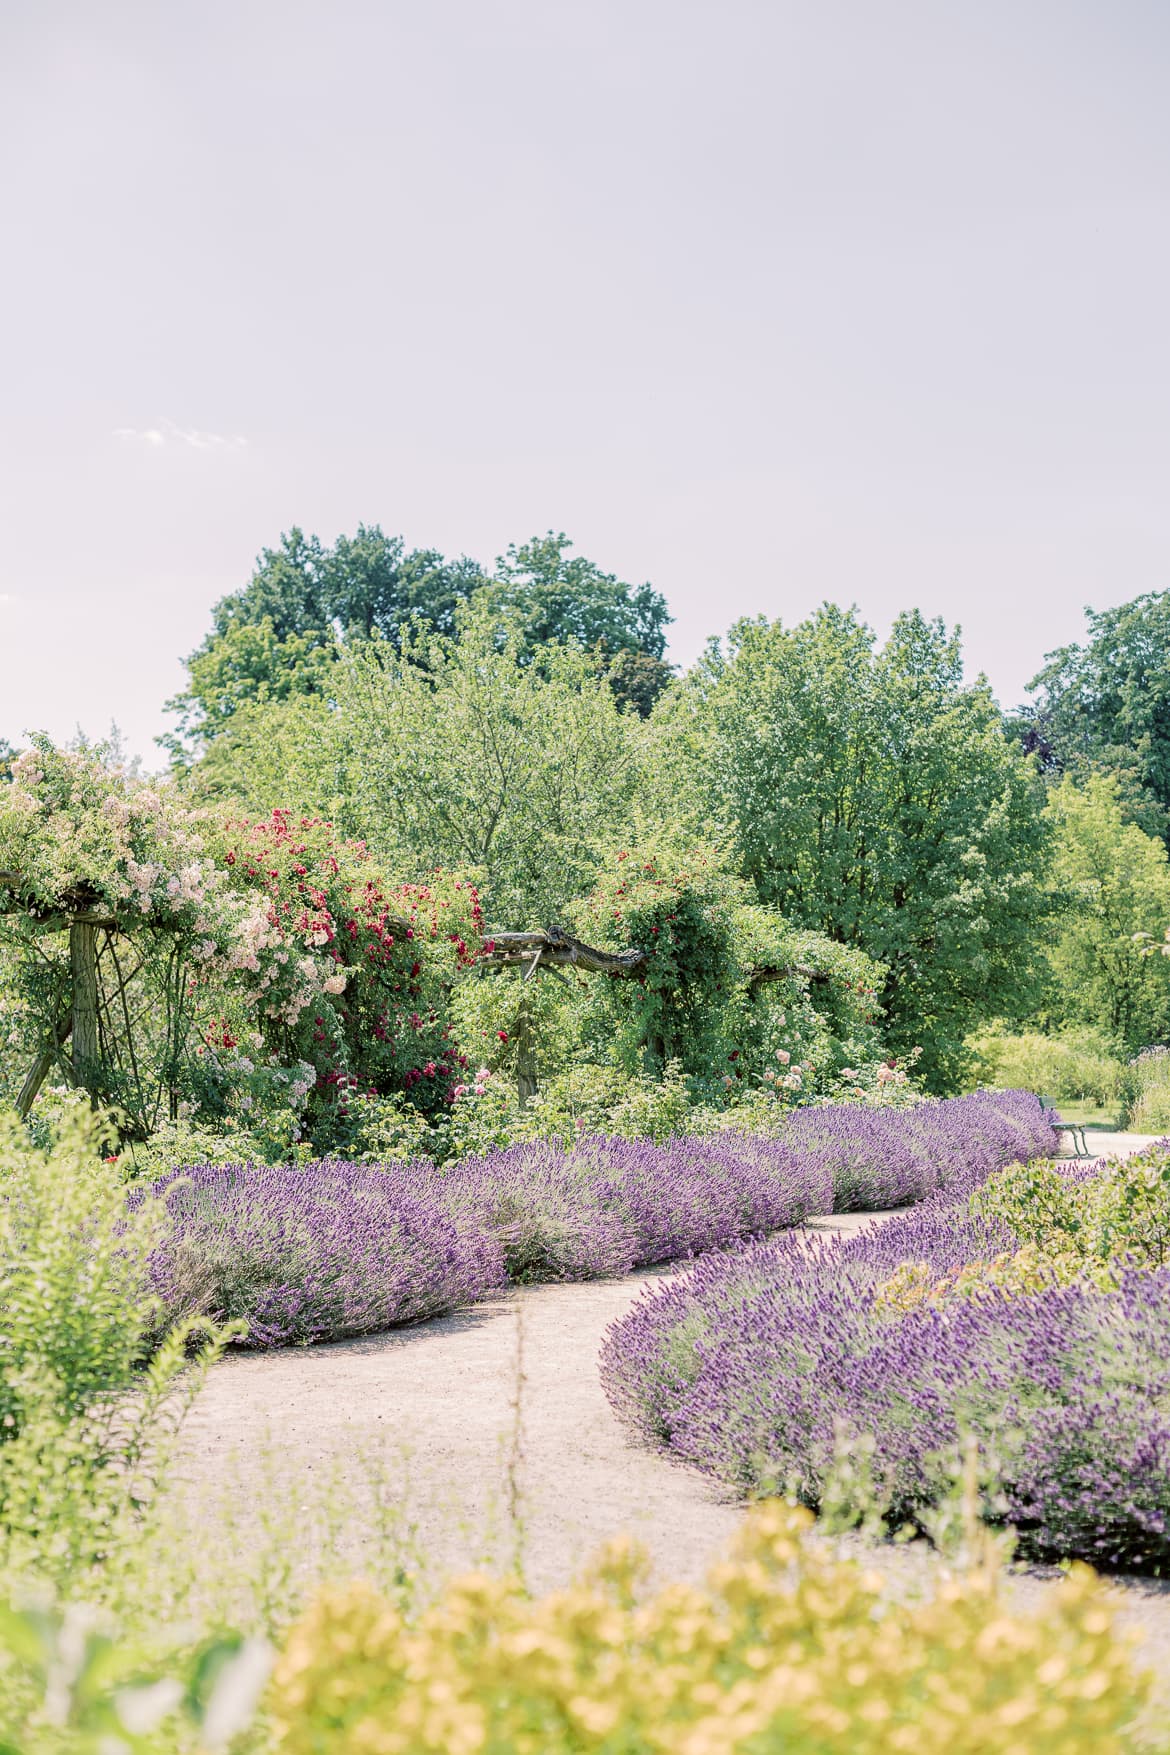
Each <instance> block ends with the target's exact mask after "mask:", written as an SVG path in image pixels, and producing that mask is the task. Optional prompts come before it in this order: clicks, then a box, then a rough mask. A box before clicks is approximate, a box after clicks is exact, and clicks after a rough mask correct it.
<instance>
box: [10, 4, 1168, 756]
mask: <svg viewBox="0 0 1170 1755" xmlns="http://www.w3.org/2000/svg"><path fill="white" fill-rule="evenodd" d="M1168 79H1170V7H1167V6H1166V5H1165V4H1164V0H1148V3H1146V0H1096V3H1093V4H1083V3H1080V0H980V4H978V5H975V4H969V3H968V4H959V3H950V4H948V3H947V0H878V3H875V0H703V3H696V0H588V3H586V0H427V3H426V4H424V5H419V4H417V3H412V4H403V3H400V0H365V3H361V0H329V4H327V5H326V4H325V3H324V0H314V3H313V4H308V3H304V0H197V3H196V0H173V3H172V4H169V5H165V6H159V5H158V4H157V0H143V3H141V4H139V3H138V0H104V3H103V4H102V5H101V6H100V7H98V6H94V5H92V4H91V3H90V0H80V3H78V4H68V3H65V0H0V167H2V170H0V251H2V252H3V257H4V271H3V274H2V275H0V321H2V333H3V345H2V347H0V737H3V736H7V737H8V738H9V739H11V740H13V741H17V742H19V740H20V738H21V736H22V734H23V733H24V732H26V731H28V730H31V729H35V728H44V729H47V730H48V731H49V732H50V733H52V734H53V735H54V736H57V737H65V736H68V735H69V734H71V733H72V731H73V730H74V728H75V726H77V725H79V724H80V725H81V726H82V727H83V728H84V729H85V730H86V731H87V732H88V733H90V734H91V735H93V734H98V733H101V732H104V731H105V730H106V728H107V727H108V725H109V723H110V721H111V720H116V721H117V723H118V724H119V726H120V727H121V728H122V730H123V732H124V734H125V738H126V741H127V744H128V746H129V748H130V749H131V750H132V751H136V752H137V753H139V754H143V755H145V756H147V758H148V760H150V761H156V760H158V759H160V758H158V756H157V752H156V751H155V750H154V748H153V743H152V740H153V738H154V737H155V736H156V735H157V734H158V733H159V732H160V731H162V730H164V729H165V728H166V726H167V724H168V723H169V722H168V721H167V720H166V718H165V716H164V714H163V711H162V707H163V703H164V701H165V700H166V699H167V697H169V696H170V695H172V694H174V693H175V692H176V691H177V690H178V689H179V688H180V687H181V686H182V683H183V676H184V673H183V669H182V664H181V658H182V655H183V654H185V653H187V652H189V651H190V650H191V649H192V648H193V647H194V646H196V645H197V644H198V642H199V640H200V639H201V638H202V636H203V634H204V633H205V631H206V629H207V627H208V625H209V611H210V608H211V605H212V604H213V603H214V602H215V601H216V600H217V599H218V598H219V597H221V596H222V595H224V594H225V593H226V592H228V591H231V590H234V589H236V588H238V587H239V586H241V585H243V584H244V583H245V582H246V580H247V578H248V575H249V573H250V571H251V568H252V566H253V564H254V561H255V557H256V555H257V554H258V552H259V551H260V549H261V548H263V547H265V546H266V545H270V544H274V543H275V542H276V541H277V540H278V538H279V535H280V533H281V531H282V530H286V529H288V528H290V527H291V526H293V525H294V524H296V525H300V526H301V527H302V528H304V529H306V530H309V531H314V532H316V533H317V534H318V535H320V536H321V537H322V538H323V539H324V540H326V541H332V540H334V539H335V538H336V536H337V535H338V534H340V533H341V532H352V531H353V530H354V529H355V528H356V526H357V525H358V523H360V522H366V523H380V524H381V525H382V526H383V528H384V529H386V530H387V531H392V532H395V533H401V534H403V535H404V536H405V537H406V540H407V542H408V544H409V545H411V546H425V547H433V548H438V549H440V550H442V551H444V552H447V553H450V554H461V553H466V554H470V555H473V556H475V557H477V558H478V559H480V560H482V561H484V562H485V563H488V562H490V561H491V560H492V559H493V558H494V556H496V555H498V554H500V553H502V552H503V550H504V549H505V548H506V547H507V545H508V543H509V542H513V541H515V542H521V541H524V540H525V539H526V538H528V537H530V536H532V535H534V534H536V533H538V532H542V531H544V530H546V529H550V528H551V529H554V530H564V531H566V532H567V533H568V534H569V535H570V537H571V538H572V539H573V541H574V542H575V543H576V545H577V548H578V550H579V551H580V552H582V553H584V554H586V555H588V556H589V557H590V558H591V559H592V560H594V561H596V562H597V563H598V564H599V565H600V566H602V567H603V568H605V569H606V570H607V571H610V572H614V573H617V574H618V575H619V576H620V577H622V578H625V579H629V580H631V581H633V582H635V583H640V582H641V581H642V580H645V579H649V580H650V581H652V582H653V584H654V585H655V586H657V587H658V589H659V590H661V591H662V592H664V593H665V595H666V597H667V599H668V600H669V603H670V606H671V609H672V611H673V614H674V617H675V622H674V626H673V628H672V629H671V652H670V655H671V656H672V657H673V658H674V659H676V660H677V661H679V662H681V663H686V662H688V661H689V660H691V659H693V658H694V657H695V655H696V654H697V653H698V651H699V650H700V649H701V648H702V646H703V644H704V642H705V640H706V638H707V636H708V635H709V634H712V633H718V632H721V631H723V630H724V629H726V628H727V627H728V625H729V624H730V623H731V622H732V621H733V620H734V619H735V618H736V617H737V616H741V615H767V616H769V617H776V616H778V617H781V618H782V619H783V620H784V621H785V622H788V623H790V622H792V621H795V620H799V619H800V618H801V617H802V616H804V615H806V614H807V613H809V611H810V610H812V609H813V608H814V607H815V606H816V605H817V603H819V602H821V601H822V600H824V599H826V598H828V599H833V600H835V601H837V602H840V603H856V604H857V605H858V606H859V608H860V609H861V611H862V613H863V614H864V616H865V617H866V619H867V620H868V621H869V622H870V623H871V624H872V626H873V627H874V628H875V630H877V632H878V635H879V636H884V634H885V633H886V632H887V631H888V628H889V625H890V621H891V619H892V617H893V616H894V615H895V614H896V613H897V612H898V611H899V610H901V609H905V608H909V607H918V608H920V609H922V610H923V611H925V612H926V613H928V614H930V615H939V616H943V617H945V618H946V620H947V621H948V623H956V622H957V623H958V624H960V625H961V627H962V628H963V631H964V648H965V652H966V657H967V663H968V669H969V671H971V672H972V673H974V672H976V671H979V670H983V671H985V672H986V673H987V675H988V676H989V677H990V679H991V682H992V684H993V686H994V688H995V690H996V692H997V694H998V695H999V697H1000V699H1001V700H1002V701H1003V702H1004V703H1005V705H1012V704H1014V703H1015V702H1016V701H1018V700H1019V699H1020V698H1021V696H1022V693H1023V691H1024V688H1025V685H1026V684H1027V682H1028V680H1029V678H1030V677H1031V676H1032V674H1033V673H1034V672H1035V670H1036V669H1037V668H1038V665H1039V663H1040V660H1041V656H1042V654H1043V653H1044V652H1045V651H1047V650H1050V649H1051V648H1053V647H1055V646H1057V645H1060V644H1063V643H1066V642H1068V641H1070V640H1075V639H1078V638H1079V637H1081V635H1082V632H1083V626H1084V623H1083V614H1082V612H1083V609H1084V607H1085V606H1086V605H1092V606H1093V607H1094V608H1097V609H1102V608H1105V607H1108V606H1109V605H1112V604H1116V603H1122V602H1125V601H1127V600H1128V599H1130V598H1132V597H1134V596H1136V595H1137V594H1138V593H1140V592H1144V591H1152V590H1164V589H1168V588H1170V493H1168V492H1167V487H1168V485H1170V481H1168V478H1170V320H1168V313H1170V225H1168V223H1167V222H1168V219H1170V104H1168V103H1167V101H1166V92H1167V81H1168Z"/></svg>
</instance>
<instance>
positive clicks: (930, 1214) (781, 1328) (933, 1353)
mask: <svg viewBox="0 0 1170 1755" xmlns="http://www.w3.org/2000/svg"><path fill="white" fill-rule="evenodd" d="M1155 1156H1156V1155H1154V1154H1150V1155H1149V1158H1150V1159H1154V1158H1155ZM1167 1162H1168V1160H1167V1157H1166V1155H1165V1154H1164V1153H1163V1154H1161V1155H1160V1157H1158V1158H1157V1161H1153V1162H1149V1161H1148V1162H1146V1163H1145V1164H1139V1165H1138V1166H1137V1168H1136V1169H1135V1170H1134V1171H1133V1172H1132V1174H1130V1175H1129V1177H1128V1178H1127V1177H1126V1175H1125V1174H1124V1169H1125V1167H1118V1169H1117V1170H1116V1171H1112V1172H1110V1173H1109V1174H1107V1175H1106V1177H1104V1178H1103V1179H1102V1186H1101V1189H1100V1190H1094V1189H1092V1187H1091V1185H1090V1182H1089V1180H1088V1179H1087V1178H1086V1177H1085V1173H1084V1172H1080V1173H1077V1172H1074V1173H1073V1174H1072V1176H1071V1177H1070V1178H1069V1187H1068V1188H1067V1189H1062V1188H1058V1187H1054V1186H1050V1184H1051V1183H1052V1180H1053V1179H1054V1178H1055V1181H1056V1182H1057V1183H1059V1181H1060V1176H1059V1173H1057V1172H1055V1171H1052V1170H1051V1169H1050V1167H1048V1166H1040V1167H1035V1166H1033V1167H1031V1168H1030V1169H1029V1170H1028V1171H1023V1170H1021V1169H1019V1168H1018V1167H1016V1168H1013V1169H1012V1170H1010V1171H1008V1172H1006V1173H1005V1175H1004V1176H1003V1177H1002V1178H999V1179H996V1180H993V1181H992V1182H991V1183H989V1184H988V1185H987V1187H986V1189H985V1191H984V1193H983V1194H982V1195H977V1196H976V1197H975V1199H974V1200H973V1201H972V1202H971V1205H972V1206H973V1207H974V1208H975V1209H976V1210H975V1211H974V1212H973V1213H971V1212H968V1211H967V1210H965V1209H964V1208H960V1207H953V1206H952V1207H948V1206H946V1205H943V1204H942V1203H941V1202H940V1201H930V1202H927V1203H926V1205H925V1206H924V1207H923V1208H921V1209H920V1210H919V1211H917V1212H914V1213H908V1214H905V1215H901V1216H899V1217H897V1218H894V1219H891V1220H890V1221H888V1222H887V1223H886V1224H885V1225H882V1226H880V1227H877V1228H875V1229H874V1230H872V1231H870V1232H867V1233H865V1234H863V1235H862V1236H859V1237H855V1238H852V1239H849V1240H848V1241H845V1242H830V1243H826V1244H823V1245H821V1246H820V1247H814V1248H810V1247H809V1246H808V1245H807V1244H805V1245H804V1246H803V1247H802V1246H800V1245H798V1244H796V1243H795V1242H794V1240H792V1239H788V1238H782V1239H778V1240H776V1241H774V1242H772V1243H769V1244H762V1245H758V1246H756V1247H755V1248H754V1249H751V1250H749V1251H747V1252H746V1253H745V1254H744V1255H742V1256H740V1257H738V1258H736V1259H734V1260H732V1259H723V1260H717V1259H711V1260H709V1261H706V1262H703V1263H700V1264H699V1266H698V1267H697V1268H696V1270H695V1271H694V1272H693V1273H692V1274H691V1275H689V1276H688V1277H687V1278H686V1279H683V1280H678V1281H674V1282H671V1283H669V1284H668V1285H665V1286H663V1287H661V1288H658V1289H656V1290H654V1291H653V1292H651V1293H649V1294H647V1295H645V1296H644V1297H643V1299H642V1300H641V1302H640V1303H639V1304H638V1305H636V1306H635V1307H634V1309H633V1310H632V1311H631V1312H630V1314H629V1315H628V1316H627V1317H626V1318H624V1319H623V1320H622V1321H621V1322H620V1323H618V1324H616V1325H615V1327H614V1328H613V1329H612V1330H611V1331H610V1333H609V1335H608V1336H607V1339H606V1343H605V1347H604V1350H603V1357H602V1371H603V1377H604V1380H605V1383H606V1388H607V1391H608V1393H609V1396H610V1399H611V1401H612V1402H613V1403H614V1405H615V1407H616V1408H617V1410H618V1412H619V1413H620V1414H622V1416H623V1417H624V1418H625V1419H626V1420H627V1421H628V1422H630V1423H631V1424H632V1425H634V1426H635V1427H636V1428H637V1429H638V1430H640V1431H641V1432H643V1433H644V1434H646V1435H648V1436H651V1437H653V1438H656V1439H658V1440H659V1441H664V1442H666V1443H668V1444H670V1446H671V1447H672V1448H673V1449H674V1450H676V1451H677V1452H678V1453H679V1454H680V1455H682V1456H684V1457H686V1458H688V1459H689V1460H691V1461H693V1462H697V1463H699V1464H700V1465H701V1466H703V1467H705V1468H707V1469H709V1470H711V1471H712V1472H713V1473H715V1474H716V1475H718V1476H719V1477H720V1478H722V1479H724V1480H726V1481H728V1482H730V1483H732V1484H734V1485H736V1486H737V1487H739V1488H741V1489H748V1490H756V1489H759V1488H768V1487H769V1486H772V1487H774V1486H776V1485H777V1484H779V1485H782V1486H783V1485H789V1486H791V1487H792V1489H793V1490H794V1491H795V1492H796V1493H798V1494H799V1496H800V1497H801V1498H802V1499H804V1500H805V1501H806V1503H808V1504H811V1505H817V1504H819V1503H820V1502H821V1500H822V1498H823V1497H824V1496H825V1494H826V1491H827V1490H828V1487H829V1484H830V1483H831V1482H832V1479H833V1476H834V1471H835V1467H836V1460H837V1458H838V1455H839V1452H840V1447H841V1444H842V1442H844V1443H846V1444H851V1443H856V1442H859V1441H862V1440H869V1441H872V1444H873V1461H872V1476H873V1481H872V1485H873V1488H874V1490H875V1491H876V1492H877V1494H878V1496H879V1499H880V1500H881V1502H882V1503H883V1504H884V1506H885V1508H886V1509H887V1511H888V1512H889V1514H890V1515H891V1516H893V1517H895V1518H909V1519H911V1520H913V1521H915V1522H918V1523H919V1524H921V1525H923V1526H924V1527H925V1526H926V1525H927V1524H928V1522H929V1514H930V1510H931V1507H933V1506H934V1505H935V1504H936V1503H937V1501H938V1499H939V1497H940V1495H942V1494H943V1493H944V1492H945V1490H946V1486H947V1482H948V1481H949V1479H950V1474H951V1471H952V1468H953V1461H954V1457H955V1454H956V1452H957V1451H958V1449H959V1448H960V1446H961V1444H962V1442H963V1439H964V1435H965V1434H966V1433H971V1434H974V1435H975V1437H976V1438H977V1439H978V1441H979V1444H980V1446H981V1448H982V1451H983V1455H984V1458H985V1461H986V1463H987V1465H988V1466H989V1467H994V1468H995V1469H996V1471H997V1473H998V1477H999V1480H1000V1483H1001V1486H1002V1490H1003V1495H1004V1498H1003V1504H1002V1510H1003V1512H1004V1513H1006V1515H1007V1516H1008V1517H1009V1518H1010V1519H1011V1521H1012V1522H1013V1523H1015V1524H1016V1526H1017V1528H1018V1530H1019V1533H1020V1537H1021V1540H1022V1542H1023V1544H1024V1546H1025V1548H1026V1550H1027V1551H1029V1552H1031V1553H1035V1554H1039V1555H1044V1556H1064V1555H1067V1554H1079V1555H1082V1556H1086V1557H1089V1558H1092V1559H1094V1560H1097V1561H1098V1562H1101V1563H1106V1564H1109V1565H1127V1566H1131V1567H1143V1568H1151V1569H1155V1570H1162V1569H1164V1568H1165V1567H1166V1566H1167V1565H1170V1268H1167V1267H1163V1266H1160V1265H1158V1263H1159V1261H1160V1259H1161V1257H1162V1255H1163V1253H1164V1249H1165V1240H1166V1226H1165V1217H1166V1194H1165V1190H1166V1186H1167V1185H1166V1183H1165V1181H1164V1180H1163V1170H1164V1168H1165V1166H1166V1164H1167ZM1078 1208H1079V1210H1080V1212H1081V1213H1082V1214H1084V1215H1087V1216H1086V1217H1084V1218H1083V1219H1080V1220H1078V1217H1077V1213H1078ZM1021 1212H1022V1213H1023V1215H1024V1218H1023V1219H1022V1220H1021V1223H1020V1228H1019V1230H1017V1229H1015V1228H1014V1227H1013V1225H1012V1224H1010V1223H1009V1222H1008V1220H1009V1219H1014V1218H1016V1217H1017V1216H1018V1215H1019V1214H1020V1213H1021ZM1082 1237H1083V1238H1084V1239H1085V1242H1084V1244H1083V1246H1082V1244H1081V1242H1080V1239H1081V1238H1082ZM1070 1239H1071V1240H1072V1241H1071V1242H1070ZM1102 1240H1104V1245H1102ZM1021 1246H1022V1247H1021ZM1102 1246H1104V1247H1107V1249H1108V1250H1109V1251H1111V1253H1109V1254H1107V1255H1106V1256H1105V1257H1104V1258H1102V1256H1101V1255H1100V1248H1101V1247H1102ZM1049 1247H1052V1248H1053V1249H1054V1251H1055V1253H1052V1254H1049V1253H1047V1249H1048V1248H1049ZM1078 1252H1081V1253H1080V1261H1081V1263H1082V1265H1083V1264H1084V1263H1086V1262H1088V1263H1090V1264H1092V1263H1095V1264H1096V1265H1097V1266H1100V1265H1101V1263H1102V1260H1104V1264H1105V1265H1106V1266H1107V1267H1108V1269H1109V1274H1108V1279H1107V1285H1108V1286H1111V1287H1116V1288H1117V1289H1116V1290H1115V1291H1113V1290H1109V1289H1102V1287H1101V1286H1100V1285H1097V1284H1094V1283H1093V1280H1092V1279H1091V1278H1089V1277H1087V1276H1086V1274H1084V1273H1083V1272H1080V1273H1078V1271H1077V1269H1076V1267H1075V1265H1074V1266H1072V1267H1070V1266H1069V1263H1070V1261H1072V1260H1074V1258H1075V1257H1076V1256H1077V1254H1078Z"/></svg>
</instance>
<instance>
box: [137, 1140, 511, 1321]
mask: <svg viewBox="0 0 1170 1755" xmlns="http://www.w3.org/2000/svg"><path fill="white" fill-rule="evenodd" d="M156 1190H157V1191H158V1192H165V1193H166V1194H167V1204H168V1206H169V1208H170V1211H171V1216H172V1225H171V1229H170V1232H169V1235H168V1237H167V1239H166V1241H165V1242H164V1243H163V1244H162V1246H161V1247H160V1248H159V1249H157V1250H156V1251H155V1253H154V1256H153V1257H152V1260H151V1279H152V1284H153V1288H154V1291H155V1292H156V1294H157V1295H158V1297H159V1299H160V1302H161V1306H162V1309H163V1312H164V1314H165V1317H166V1320H167V1321H168V1322H170V1321H173V1320H174V1319H175V1318H176V1317H177V1316H180V1315H188V1314H193V1313H195V1312H208V1313H210V1312H218V1313H220V1314H221V1315H223V1316H233V1317H244V1318H245V1319H246V1321H247V1323H248V1343H249V1344H250V1345H252V1346H261V1347H267V1346H278V1345H280V1344H282V1343H284V1342H288V1341H313V1340H320V1339H324V1338H328V1337H334V1336H340V1335H354V1334H365V1333H368V1332H370V1331H371V1330H374V1329H381V1328H389V1327H390V1326H391V1325H392V1324H394V1323H400V1322H410V1321H413V1320H415V1319H417V1318H419V1317H423V1316H436V1315H438V1314H439V1313H440V1312H442V1311H446V1310H452V1309H454V1308H456V1307H457V1306H459V1305H463V1304H469V1303H471V1302H473V1301H474V1300H475V1299H477V1298H480V1297H482V1296H483V1295H484V1293H485V1292H487V1291H488V1290H489V1289H490V1288H491V1287H493V1286H498V1285H500V1284H501V1283H502V1282H503V1279H504V1265H503V1254H502V1251H501V1248H500V1245H499V1243H498V1242H497V1240H496V1239H495V1238H494V1237H492V1236H491V1235H490V1234H489V1233H488V1232H486V1231H484V1230H483V1229H482V1228H481V1227H479V1226H477V1225H472V1224H465V1223H460V1221H459V1218H458V1216H457V1215H456V1214H454V1213H453V1212H452V1210H451V1208H450V1206H449V1205H448V1204H447V1203H446V1202H444V1201H443V1200H440V1199H436V1198H435V1196H434V1194H433V1193H432V1194H430V1195H429V1196H428V1195H427V1193H426V1191H425V1189H424V1188H423V1187H422V1186H421V1185H420V1183H419V1181H418V1179H417V1177H415V1176H414V1175H412V1174H411V1173H410V1172H409V1171H402V1170H398V1169H396V1168H393V1169H386V1170H376V1169H371V1168H369V1166H367V1165H359V1164H343V1163H338V1162H336V1161H334V1160H330V1159H326V1160H324V1161H323V1162H321V1163H318V1164H311V1165H308V1166H306V1167H305V1168H304V1169H294V1168H273V1167H271V1166H269V1165H264V1164H248V1165H243V1166H241V1165H239V1164H226V1165H219V1164H202V1165H198V1166H196V1167H195V1168H194V1169H189V1170H183V1171H178V1172H175V1173H174V1175H172V1176H171V1177H167V1178H164V1179H163V1180H162V1181H161V1182H160V1183H158V1184H156Z"/></svg>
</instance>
